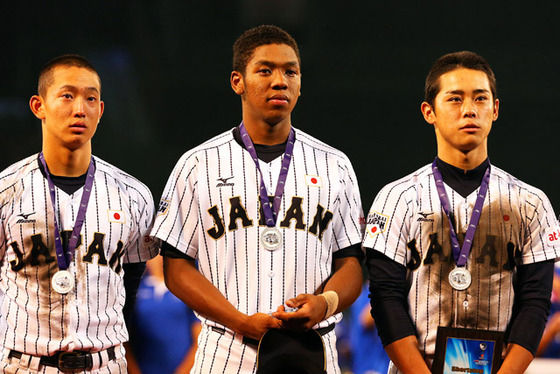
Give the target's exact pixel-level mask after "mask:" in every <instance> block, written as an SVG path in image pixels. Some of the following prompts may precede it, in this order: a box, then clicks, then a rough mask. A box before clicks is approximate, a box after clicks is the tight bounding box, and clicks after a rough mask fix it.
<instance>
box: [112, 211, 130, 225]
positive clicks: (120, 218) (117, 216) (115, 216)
mask: <svg viewBox="0 0 560 374" xmlns="http://www.w3.org/2000/svg"><path fill="white" fill-rule="evenodd" d="M107 214H108V215H109V222H113V223H125V222H126V220H125V216H124V212H123V211H122V210H109V211H108V212H107Z"/></svg>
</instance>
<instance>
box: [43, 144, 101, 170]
mask: <svg viewBox="0 0 560 374" xmlns="http://www.w3.org/2000/svg"><path fill="white" fill-rule="evenodd" d="M43 155H44V156H45V162H46V163H47V166H48V168H49V172H50V173H51V174H52V175H57V176H60V177H79V176H80V175H83V174H85V173H86V172H87V170H88V167H89V162H90V160H91V144H88V145H87V146H84V147H81V148H80V149H76V150H70V149H67V148H64V147H57V148H56V150H53V149H51V147H49V146H48V145H47V144H43Z"/></svg>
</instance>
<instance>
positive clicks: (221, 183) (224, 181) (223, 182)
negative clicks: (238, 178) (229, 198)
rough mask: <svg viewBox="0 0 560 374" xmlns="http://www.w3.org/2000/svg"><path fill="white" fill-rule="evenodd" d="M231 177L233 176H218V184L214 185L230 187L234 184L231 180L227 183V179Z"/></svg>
mask: <svg viewBox="0 0 560 374" xmlns="http://www.w3.org/2000/svg"><path fill="white" fill-rule="evenodd" d="M231 178H233V176H231V177H225V178H224V177H220V178H218V184H217V185H216V187H231V186H233V185H234V183H233V182H231V183H228V180H230V179H231Z"/></svg>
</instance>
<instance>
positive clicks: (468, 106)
mask: <svg viewBox="0 0 560 374" xmlns="http://www.w3.org/2000/svg"><path fill="white" fill-rule="evenodd" d="M462 109H463V117H470V118H474V117H476V107H475V105H474V102H473V101H472V100H465V101H463V108H462Z"/></svg>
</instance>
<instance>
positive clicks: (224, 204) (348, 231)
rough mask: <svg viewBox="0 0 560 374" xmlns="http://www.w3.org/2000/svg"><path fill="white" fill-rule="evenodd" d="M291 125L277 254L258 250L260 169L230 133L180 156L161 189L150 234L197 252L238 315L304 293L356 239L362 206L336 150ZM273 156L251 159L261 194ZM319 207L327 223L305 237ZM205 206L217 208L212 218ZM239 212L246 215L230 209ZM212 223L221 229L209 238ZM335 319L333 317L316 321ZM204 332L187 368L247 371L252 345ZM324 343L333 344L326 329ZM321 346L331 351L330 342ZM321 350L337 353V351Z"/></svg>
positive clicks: (275, 166)
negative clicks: (291, 144)
mask: <svg viewBox="0 0 560 374" xmlns="http://www.w3.org/2000/svg"><path fill="white" fill-rule="evenodd" d="M295 131H296V142H295V147H294V155H293V160H292V164H291V165H290V169H289V172H288V176H287V180H286V187H285V192H284V196H283V198H282V203H281V204H280V212H279V217H278V221H277V226H279V227H281V232H282V235H283V245H282V248H280V249H278V250H276V251H273V252H270V251H267V250H265V249H264V248H262V247H261V245H260V242H259V234H260V231H262V227H263V226H259V221H260V219H261V217H260V216H259V212H258V210H259V203H258V191H257V188H258V186H259V174H258V171H257V169H256V167H255V165H254V163H253V160H252V159H251V158H250V155H249V153H248V152H246V151H245V150H244V149H243V148H242V147H241V146H240V145H239V144H238V143H237V142H236V141H235V140H234V138H233V135H232V132H231V130H230V131H227V132H225V133H223V134H221V135H219V136H217V137H215V138H213V139H210V140H209V141H207V142H206V143H203V144H202V145H200V146H198V147H196V148H194V149H192V150H190V151H188V152H187V153H185V154H184V155H183V156H182V157H181V159H180V160H179V161H178V163H177V165H176V167H175V168H174V170H173V172H172V173H171V176H170V178H169V180H168V182H167V186H166V188H165V191H164V193H163V195H162V202H161V204H160V207H163V208H161V209H160V210H161V211H160V213H159V214H158V216H157V217H156V221H155V223H154V228H153V230H152V235H153V236H156V237H158V238H160V239H162V240H165V241H167V242H168V243H169V244H170V245H172V246H173V247H175V248H177V249H178V250H180V251H182V252H184V253H185V254H187V255H189V256H190V257H193V258H196V259H197V260H198V266H199V270H200V272H201V273H202V274H203V275H204V276H205V277H206V278H207V279H209V280H210V281H211V282H212V283H213V284H214V286H216V287H217V288H218V289H219V290H220V292H222V294H223V295H224V296H225V297H226V298H227V299H228V300H229V302H231V303H232V304H233V305H234V306H235V307H236V308H237V309H238V310H240V311H241V312H243V313H247V314H254V313H257V312H261V313H269V312H272V311H275V310H276V308H277V307H278V306H279V305H281V304H283V303H284V301H285V300H287V299H289V298H292V297H295V296H297V295H298V294H300V293H313V292H314V291H315V290H316V289H317V288H318V287H319V286H320V285H321V283H323V282H324V281H325V280H326V279H327V278H328V276H329V275H330V274H331V263H332V256H333V252H336V251H338V250H339V249H341V248H346V247H348V246H350V245H353V244H356V243H359V242H360V241H361V233H362V224H361V223H360V220H359V219H360V217H362V208H361V202H360V195H359V192H358V186H357V181H356V177H355V175H354V171H353V169H352V166H351V165H350V162H349V161H348V159H347V158H346V156H345V155H344V154H343V153H342V152H340V151H338V150H336V149H334V148H332V147H329V146H328V145H326V144H324V143H322V142H320V141H318V140H316V139H315V138H313V137H311V136H309V135H307V134H305V133H304V132H302V131H300V130H297V129H296V130H295ZM281 159H282V158H281V157H279V158H277V159H275V160H273V161H271V162H270V163H265V162H263V161H260V168H261V171H262V173H263V176H264V178H263V179H264V181H265V184H267V189H268V191H274V188H273V187H275V186H276V182H277V178H278V174H279V170H280V166H281ZM309 176H314V177H315V180H316V181H317V180H318V182H316V185H311V184H310V183H309ZM230 177H231V178H230ZM224 180H225V182H224ZM232 199H234V200H232ZM235 199H237V200H235ZM232 201H239V203H234V202H232ZM298 201H301V203H300V205H298ZM234 204H240V205H235V207H236V208H235V209H237V210H235V209H234V208H233V207H234ZM294 204H296V209H294ZM318 206H320V207H322V209H323V211H322V216H321V218H323V217H324V216H325V212H327V211H328V212H330V213H331V214H332V215H333V219H332V220H331V221H330V222H329V223H328V224H327V225H326V227H325V230H324V232H322V233H319V232H317V233H316V234H313V233H310V232H309V229H310V227H311V226H312V225H313V221H314V218H315V216H316V214H317V210H318ZM290 209H291V210H290ZM211 210H213V211H214V212H215V213H216V212H217V214H218V218H216V216H215V215H213V214H211ZM240 210H241V211H243V212H245V214H246V218H242V217H241V216H242V214H237V215H235V214H236V213H235V212H239V211H240ZM294 211H297V212H299V213H301V219H298V218H292V219H288V220H286V217H287V214H288V213H289V212H294ZM231 215H234V218H233V219H232V218H231ZM216 219H217V221H218V222H216ZM284 220H286V221H285V222H283V221H284ZM297 225H300V226H299V228H296V226H297ZM301 225H303V228H302V226H301ZM220 226H221V227H222V228H223V233H221V232H220V235H218V234H216V233H217V232H219V228H220ZM212 230H214V231H212ZM210 232H214V233H215V235H214V236H212V235H211V234H210ZM319 234H321V235H319ZM319 236H321V238H319ZM294 248H296V249H297V251H295V250H294ZM199 318H200V319H201V320H202V321H203V322H204V324H203V325H204V326H216V323H215V322H213V321H209V320H205V319H204V318H203V317H201V316H199ZM341 318H342V315H341V314H337V315H335V316H332V317H330V318H329V320H327V321H322V322H321V323H320V324H318V325H317V327H324V326H328V325H329V324H331V323H335V322H338V321H339V320H340V319H341ZM219 327H222V328H223V327H224V326H219ZM203 331H206V333H202V334H201V335H200V338H199V351H198V353H197V358H196V362H195V372H196V373H208V372H212V373H223V372H227V373H230V372H231V373H235V372H239V373H252V372H254V370H255V362H254V361H255V352H254V348H252V347H249V346H245V345H243V344H240V343H237V344H236V343H234V342H233V340H232V334H231V333H230V332H229V331H228V332H226V334H224V335H219V334H216V333H212V332H211V331H209V329H208V328H206V329H205V330H204V329H203ZM214 335H218V336H214ZM331 340H335V338H334V334H333V337H332V338H331ZM216 345H217V346H218V347H219V348H218V349H217V350H215V349H214V348H215V346H216ZM328 346H329V347H331V348H332V347H334V344H329V345H328ZM331 348H329V349H331ZM333 349H334V348H333ZM328 354H329V355H331V357H335V358H336V352H329V353H328ZM335 362H336V361H335ZM333 365H334V366H333V367H332V368H331V369H330V370H329V373H331V372H332V373H334V372H336V370H338V367H337V365H336V363H335V364H333ZM335 368H336V369H335Z"/></svg>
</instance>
